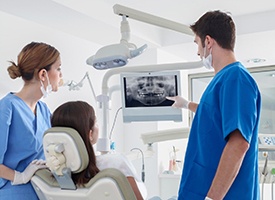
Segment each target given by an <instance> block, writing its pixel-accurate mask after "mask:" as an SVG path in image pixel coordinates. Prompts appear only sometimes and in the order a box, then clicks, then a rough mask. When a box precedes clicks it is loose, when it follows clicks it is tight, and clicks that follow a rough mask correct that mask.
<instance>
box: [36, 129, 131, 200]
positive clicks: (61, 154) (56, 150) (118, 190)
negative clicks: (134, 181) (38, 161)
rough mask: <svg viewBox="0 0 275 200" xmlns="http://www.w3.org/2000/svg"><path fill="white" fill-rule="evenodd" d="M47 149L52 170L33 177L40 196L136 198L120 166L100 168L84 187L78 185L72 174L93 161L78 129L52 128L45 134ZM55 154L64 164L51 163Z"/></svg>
mask: <svg viewBox="0 0 275 200" xmlns="http://www.w3.org/2000/svg"><path fill="white" fill-rule="evenodd" d="M43 148H44V153H45V157H46V161H47V165H48V166H49V168H50V170H48V169H43V170H39V171H37V172H36V174H35V175H34V177H33V178H32V179H31V183H32V185H33V187H34V189H35V191H36V193H37V195H38V197H39V199H41V200H44V199H51V200H55V199H56V200H63V199H64V200H65V199H66V200H73V199H85V200H86V199H93V200H111V199H112V200H113V199H117V200H132V199H133V200H135V199H136V197H135V194H134V192H133V190H132V188H131V186H130V184H129V182H128V180H127V178H126V177H125V176H124V175H123V174H122V173H121V172H120V171H119V170H117V169H105V170H102V171H100V172H99V173H98V174H97V175H96V176H95V177H93V178H92V179H91V180H90V181H89V182H88V183H87V184H85V185H84V186H77V185H75V184H74V182H73V181H72V179H71V174H73V173H79V172H81V171H83V170H84V169H86V167H87V165H88V162H89V157H88V153H87V149H86V147H85V145H84V142H83V140H82V138H81V137H80V135H79V134H78V132H77V131H76V130H74V129H72V128H68V127H53V128H50V129H48V130H47V131H46V132H45V134H44V137H43ZM53 157H54V158H55V159H57V160H58V161H59V163H60V167H58V168H56V167H55V165H54V164H53V163H51V162H52V159H51V158H53ZM55 161H56V160H55Z"/></svg>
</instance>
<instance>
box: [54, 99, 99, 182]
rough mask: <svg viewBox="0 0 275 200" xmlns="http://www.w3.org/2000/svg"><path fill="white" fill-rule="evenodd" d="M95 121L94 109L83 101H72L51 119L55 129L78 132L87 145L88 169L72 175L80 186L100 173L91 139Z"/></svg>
mask: <svg viewBox="0 0 275 200" xmlns="http://www.w3.org/2000/svg"><path fill="white" fill-rule="evenodd" d="M95 121H96V116H95V111H94V109H93V107H92V106H90V105H89V104H88V103H86V102H83V101H70V102H67V103H64V104H62V105H60V106H59V107H58V108H57V109H56V110H55V111H54V113H53V115H52V118H51V124H52V126H53V127H57V126H62V127H70V128H73V129H75V130H76V131H78V133H79V134H80V136H81V137H82V139H83V141H84V143H85V146H86V149H87V151H88V155H89V164H88V167H87V168H86V169H85V170H84V171H82V172H80V173H77V174H72V178H73V181H74V182H75V183H76V184H78V185H83V184H85V183H87V182H88V181H89V180H90V179H91V178H93V177H94V176H95V175H96V174H97V173H98V172H99V169H98V168H97V166H96V156H95V153H94V149H93V146H92V145H91V143H90V139H89V131H90V130H93V128H94V125H95Z"/></svg>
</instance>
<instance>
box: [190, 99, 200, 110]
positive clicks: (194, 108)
mask: <svg viewBox="0 0 275 200" xmlns="http://www.w3.org/2000/svg"><path fill="white" fill-rule="evenodd" d="M198 105H199V104H197V103H195V102H192V101H190V103H189V105H188V109H189V110H191V111H192V112H196V111H197V108H198Z"/></svg>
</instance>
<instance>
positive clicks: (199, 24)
mask: <svg viewBox="0 0 275 200" xmlns="http://www.w3.org/2000/svg"><path fill="white" fill-rule="evenodd" d="M190 28H191V29H192V30H193V32H194V33H195V34H196V35H197V36H199V37H200V39H201V42H202V46H203V47H204V45H205V44H204V40H205V37H206V36H207V35H209V36H210V37H212V38H213V39H215V40H216V42H217V43H218V44H219V45H220V46H221V47H222V48H224V49H229V50H232V51H233V50H234V46H235V38H236V35H235V34H236V33H235V24H234V22H233V20H232V18H231V17H230V16H229V14H228V13H224V12H221V11H219V10H216V11H209V12H207V13H205V14H204V15H203V16H202V17H200V18H199V20H198V21H196V22H195V23H194V24H193V25H191V26H190Z"/></svg>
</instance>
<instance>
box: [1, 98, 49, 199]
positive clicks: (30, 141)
mask: <svg viewBox="0 0 275 200" xmlns="http://www.w3.org/2000/svg"><path fill="white" fill-rule="evenodd" d="M50 117H51V113H50V110H49V109H48V107H47V105H46V104H45V103H43V102H42V101H38V103H37V105H36V115H35V114H34V113H33V112H32V111H31V109H30V108H29V106H28V105H27V104H26V103H25V102H24V101H23V100H22V99H21V98H19V97H17V96H15V95H14V94H12V93H9V94H7V95H6V96H5V97H4V98H3V99H1V100H0V138H1V140H0V164H3V165H5V166H7V167H9V168H11V169H14V170H17V171H19V172H23V171H24V170H25V168H26V167H27V166H28V165H29V163H30V162H31V161H33V160H34V159H44V153H43V146H42V138H43V134H44V131H45V130H47V129H48V128H50V126H51V124H50ZM19 194H20V196H14V195H19ZM17 197H20V198H19V199H37V196H36V194H35V192H34V190H33V188H32V187H31V184H30V183H28V184H23V185H18V186H12V185H11V183H10V181H8V180H6V179H3V178H0V199H16V198H17Z"/></svg>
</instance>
